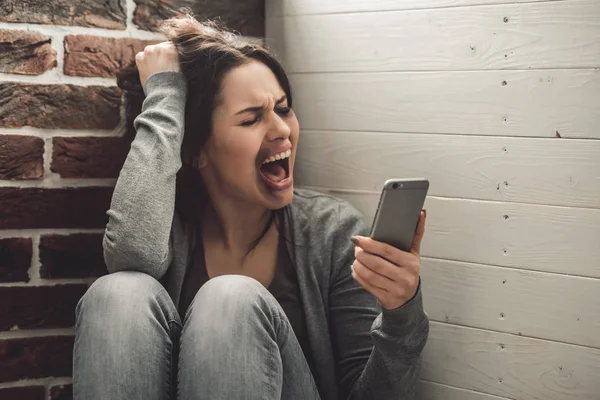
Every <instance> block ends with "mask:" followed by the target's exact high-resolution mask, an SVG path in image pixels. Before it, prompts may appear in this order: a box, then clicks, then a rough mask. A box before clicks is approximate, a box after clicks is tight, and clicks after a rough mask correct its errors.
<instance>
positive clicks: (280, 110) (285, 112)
mask: <svg viewBox="0 0 600 400" xmlns="http://www.w3.org/2000/svg"><path fill="white" fill-rule="evenodd" d="M275 111H276V112H277V114H279V115H288V114H289V113H290V111H292V109H291V108H290V107H277V108H276V109H275Z"/></svg>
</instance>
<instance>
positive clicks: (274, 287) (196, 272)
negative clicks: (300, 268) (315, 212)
mask: <svg viewBox="0 0 600 400" xmlns="http://www.w3.org/2000/svg"><path fill="white" fill-rule="evenodd" d="M198 231H199V230H198ZM196 237H198V238H201V236H200V234H199V232H198V235H196ZM208 280H209V277H208V271H207V270H206V260H205V258H204V245H203V243H202V240H201V239H199V240H198V245H197V246H196V247H195V249H194V252H193V254H192V262H191V265H190V267H189V269H188V271H187V273H186V276H185V279H184V281H183V287H182V289H181V298H180V300H179V314H180V315H181V316H182V318H183V316H185V312H186V311H187V309H188V307H189V305H190V304H191V302H192V300H193V299H194V296H196V293H197V292H198V290H199V289H200V288H201V287H202V285H204V284H205V283H206V282H208ZM267 289H268V290H269V292H271V294H272V295H273V297H275V299H276V300H277V301H278V302H279V304H280V305H281V308H283V311H284V312H285V315H286V316H287V318H288V320H289V321H290V324H291V325H292V329H293V330H294V333H295V334H296V338H297V339H298V342H299V343H300V347H301V348H302V352H303V353H304V357H305V358H306V361H307V362H308V365H309V366H310V368H311V370H312V369H313V364H312V360H311V357H310V354H311V352H310V349H309V347H308V346H309V344H308V336H307V335H308V334H307V331H306V320H305V318H304V310H303V308H302V300H301V298H300V288H299V286H298V276H297V275H296V269H295V267H294V263H293V262H292V260H291V258H290V255H289V253H288V250H287V246H286V245H285V238H284V236H283V235H282V234H280V235H279V244H278V248H277V265H276V267H275V275H274V276H273V280H272V281H271V284H270V285H269V287H268V288H267Z"/></svg>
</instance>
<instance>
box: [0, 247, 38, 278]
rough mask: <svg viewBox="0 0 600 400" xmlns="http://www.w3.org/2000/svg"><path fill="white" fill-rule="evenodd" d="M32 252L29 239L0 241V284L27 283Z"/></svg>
mask: <svg viewBox="0 0 600 400" xmlns="http://www.w3.org/2000/svg"><path fill="white" fill-rule="evenodd" d="M32 251H33V244H32V241H31V239H29V238H8V239H0V282H29V274H28V273H27V270H28V269H29V267H30V266H31V257H32Z"/></svg>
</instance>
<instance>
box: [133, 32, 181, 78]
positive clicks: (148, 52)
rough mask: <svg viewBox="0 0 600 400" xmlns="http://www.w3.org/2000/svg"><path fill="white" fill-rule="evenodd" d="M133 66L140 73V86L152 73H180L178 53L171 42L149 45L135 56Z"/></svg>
mask: <svg viewBox="0 0 600 400" xmlns="http://www.w3.org/2000/svg"><path fill="white" fill-rule="evenodd" d="M135 64H136V66H137V68H138V71H139V72H140V82H141V84H142V86H143V85H144V82H146V79H148V77H149V76H150V75H152V74H154V73H157V72H163V71H175V72H179V71H181V67H180V66H179V53H178V52H177V49H176V48H175V45H174V44H173V42H171V41H167V42H161V43H158V44H154V45H149V46H146V47H145V48H144V51H140V52H139V53H137V54H136V55H135Z"/></svg>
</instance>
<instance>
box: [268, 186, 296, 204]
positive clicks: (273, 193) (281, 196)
mask: <svg viewBox="0 0 600 400" xmlns="http://www.w3.org/2000/svg"><path fill="white" fill-rule="evenodd" d="M261 192H262V193H263V196H261V197H263V199H262V201H261V203H263V204H264V205H265V207H266V208H267V209H269V210H279V209H281V208H284V207H285V206H287V205H289V204H290V203H291V202H292V200H293V199H294V186H293V185H290V186H289V187H288V188H286V189H284V190H271V189H269V188H266V187H263V188H262V190H261Z"/></svg>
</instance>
